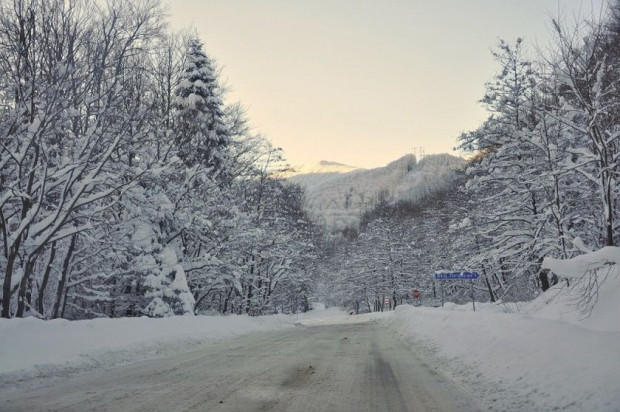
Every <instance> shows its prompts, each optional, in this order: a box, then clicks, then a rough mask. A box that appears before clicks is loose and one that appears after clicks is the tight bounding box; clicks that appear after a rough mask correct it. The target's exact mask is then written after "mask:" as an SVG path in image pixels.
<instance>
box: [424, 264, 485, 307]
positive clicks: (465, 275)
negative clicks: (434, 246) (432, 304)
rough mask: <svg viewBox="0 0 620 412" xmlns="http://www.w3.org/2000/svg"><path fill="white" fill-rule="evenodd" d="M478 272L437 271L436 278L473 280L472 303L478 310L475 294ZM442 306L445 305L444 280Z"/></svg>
mask: <svg viewBox="0 0 620 412" xmlns="http://www.w3.org/2000/svg"><path fill="white" fill-rule="evenodd" d="M479 276H480V274H479V273H478V272H443V271H442V272H435V279H436V280H442V281H443V280H467V279H468V280H471V304H472V307H473V308H474V312H475V311H476V301H475V295H474V280H476V279H478V277H479ZM441 306H442V307H443V282H441Z"/></svg>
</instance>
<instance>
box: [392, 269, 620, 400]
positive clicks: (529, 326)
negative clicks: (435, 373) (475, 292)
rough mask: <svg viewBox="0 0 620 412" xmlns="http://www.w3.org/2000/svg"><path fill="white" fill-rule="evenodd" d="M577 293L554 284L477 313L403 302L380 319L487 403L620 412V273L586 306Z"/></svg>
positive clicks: (460, 307) (464, 308) (469, 307)
mask: <svg viewBox="0 0 620 412" xmlns="http://www.w3.org/2000/svg"><path fill="white" fill-rule="evenodd" d="M576 290H579V288H577V289H576ZM578 297H579V296H578V295H577V293H575V291H573V292H572V293H567V292H566V291H565V290H563V288H561V287H559V286H558V287H555V288H552V289H550V290H549V291H547V293H545V294H543V295H542V296H540V297H539V298H538V299H536V300H534V301H533V302H531V303H527V304H521V305H516V304H512V305H502V304H499V305H497V304H489V303H487V304H479V303H478V304H476V312H473V311H472V305H471V304H469V305H454V304H446V305H445V307H444V308H420V307H412V306H407V305H404V306H399V307H397V308H396V313H395V316H394V317H392V318H388V319H386V320H384V322H385V323H387V324H389V327H390V328H392V329H393V330H394V331H395V332H396V333H397V334H399V335H400V336H401V337H403V338H405V339H408V340H409V341H410V342H412V343H413V345H414V347H415V348H416V350H417V351H418V352H419V353H421V354H423V355H424V356H426V357H428V358H432V359H434V361H433V362H434V363H435V364H436V365H437V366H438V368H439V369H440V370H442V371H443V372H445V373H447V374H448V375H449V376H452V377H453V378H454V379H455V380H459V381H462V382H463V383H464V384H465V385H466V386H468V387H469V388H471V390H473V391H475V392H476V393H477V394H478V395H477V396H476V399H478V400H480V401H481V402H482V403H483V404H485V405H486V407H488V408H489V409H490V410H510V411H513V410H514V411H550V410H568V411H620V277H618V276H617V275H616V274H610V275H609V276H607V278H606V279H605V281H604V282H603V283H602V284H601V288H600V294H599V297H598V302H597V305H596V306H595V307H594V309H593V310H592V311H591V313H590V312H589V311H588V312H585V313H584V312H582V311H580V310H577V309H576V308H575V303H576V302H577V300H578Z"/></svg>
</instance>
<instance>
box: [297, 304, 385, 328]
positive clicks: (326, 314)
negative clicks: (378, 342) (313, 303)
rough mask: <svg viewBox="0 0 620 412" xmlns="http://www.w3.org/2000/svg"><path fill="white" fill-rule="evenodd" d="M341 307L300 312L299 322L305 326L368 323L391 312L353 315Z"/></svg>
mask: <svg viewBox="0 0 620 412" xmlns="http://www.w3.org/2000/svg"><path fill="white" fill-rule="evenodd" d="M350 313H352V312H346V311H344V310H342V309H341V308H328V309H322V310H311V311H310V312H307V313H300V314H299V320H298V321H297V324H299V325H303V326H321V325H341V324H345V323H366V322H371V321H373V320H376V319H380V318H383V317H386V316H390V313H389V312H375V313H367V314H364V315H353V314H350Z"/></svg>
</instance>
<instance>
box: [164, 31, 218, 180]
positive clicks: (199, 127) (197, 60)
mask: <svg viewBox="0 0 620 412" xmlns="http://www.w3.org/2000/svg"><path fill="white" fill-rule="evenodd" d="M187 47H188V49H187V52H186V56H185V59H186V61H185V67H184V69H183V73H182V74H181V78H180V82H179V86H178V88H177V90H176V99H175V108H176V130H177V135H176V138H175V143H176V144H177V145H178V148H179V157H180V158H181V159H183V161H184V162H185V163H186V164H187V165H188V166H190V167H191V166H195V165H197V164H200V165H203V166H205V167H208V168H212V169H213V172H215V173H218V172H221V171H222V169H223V168H224V165H225V163H226V158H227V150H226V149H227V146H228V144H229V141H230V133H229V131H228V128H227V126H226V123H225V120H224V119H225V112H224V108H223V103H222V100H221V97H220V95H221V92H222V90H221V88H220V86H219V84H218V81H217V74H216V70H215V65H214V63H213V61H212V60H211V59H210V58H209V57H208V56H207V55H206V54H205V52H204V51H203V45H202V42H201V41H200V40H199V39H197V38H196V37H194V38H192V39H190V40H189V41H188V46H187Z"/></svg>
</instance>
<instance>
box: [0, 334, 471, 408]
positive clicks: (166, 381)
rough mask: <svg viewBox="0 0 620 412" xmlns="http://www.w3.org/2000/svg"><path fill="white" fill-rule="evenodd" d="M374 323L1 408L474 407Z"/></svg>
mask: <svg viewBox="0 0 620 412" xmlns="http://www.w3.org/2000/svg"><path fill="white" fill-rule="evenodd" d="M425 362H427V361H426V360H423V359H420V358H419V357H418V356H417V355H416V354H415V353H414V352H412V351H411V349H410V347H408V346H407V345H406V344H405V343H403V342H402V341H401V340H399V339H396V338H395V337H394V336H393V335H392V334H390V333H389V330H388V329H387V328H385V327H383V326H380V325H378V324H377V323H375V322H367V323H353V324H333V325H318V326H300V327H298V328H295V329H294V330H284V331H276V332H268V333H257V334H251V335H246V336H242V337H239V338H236V339H233V340H227V341H222V342H220V343H216V344H210V345H207V346H204V347H202V348H197V349H195V350H192V351H190V352H186V353H182V354H178V355H175V356H172V357H169V358H163V359H154V360H148V361H141V362H136V363H133V364H130V365H125V366H122V367H115V368H110V369H107V370H97V371H93V372H88V373H85V374H81V375H77V376H73V377H71V378H68V379H65V380H64V381H62V382H58V381H56V382H53V383H51V384H50V383H49V382H48V383H40V382H37V381H36V380H35V381H32V382H21V383H20V382H16V383H15V385H12V386H10V387H5V388H0V405H2V406H1V407H0V409H3V410H12V411H26V410H27V411H31V410H62V411H83V410H110V411H112V410H113V411H154V410H160V411H164V410H165V411H201V410H202V411H257V410H262V411H264V410H269V411H379V410H380V411H406V410H411V411H413V410H415V411H431V410H432V411H468V410H478V409H479V408H478V407H477V406H476V404H475V403H473V401H472V400H471V399H470V398H469V396H468V394H467V393H466V392H465V391H464V390H463V389H461V388H459V387H458V386H455V384H454V383H452V382H450V381H449V380H448V379H447V378H446V377H444V376H442V375H440V374H439V373H437V372H436V371H435V370H434V369H433V368H432V367H429V366H428V365H427V364H426V363H425Z"/></svg>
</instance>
